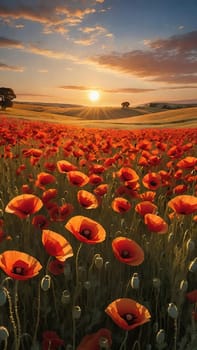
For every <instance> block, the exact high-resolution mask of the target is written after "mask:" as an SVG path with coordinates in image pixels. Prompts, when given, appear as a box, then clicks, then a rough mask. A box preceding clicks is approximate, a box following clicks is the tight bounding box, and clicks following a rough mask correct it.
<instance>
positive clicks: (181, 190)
mask: <svg viewBox="0 0 197 350" xmlns="http://www.w3.org/2000/svg"><path fill="white" fill-rule="evenodd" d="M186 191H187V185H184V184H182V185H177V186H175V187H174V188H173V193H175V194H183V193H185V192H186Z"/></svg>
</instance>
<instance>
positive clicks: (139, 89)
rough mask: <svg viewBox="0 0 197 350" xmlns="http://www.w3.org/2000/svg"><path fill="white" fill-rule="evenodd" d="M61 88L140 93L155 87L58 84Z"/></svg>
mask: <svg viewBox="0 0 197 350" xmlns="http://www.w3.org/2000/svg"><path fill="white" fill-rule="evenodd" d="M59 87H60V88H62V89H65V90H80V91H84V90H85V91H89V90H99V91H102V92H107V93H108V92H109V93H124V94H125V93H140V92H149V91H154V90H155V89H148V88H147V89H143V88H117V89H103V88H102V89H101V88H98V87H88V86H81V85H63V86H59Z"/></svg>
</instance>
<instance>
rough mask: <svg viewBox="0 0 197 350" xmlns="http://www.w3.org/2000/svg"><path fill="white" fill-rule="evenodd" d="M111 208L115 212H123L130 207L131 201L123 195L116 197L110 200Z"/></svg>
mask: <svg viewBox="0 0 197 350" xmlns="http://www.w3.org/2000/svg"><path fill="white" fill-rule="evenodd" d="M111 206H112V209H113V210H114V211H116V212H117V213H125V212H127V211H129V210H130V209H131V203H129V201H128V200H127V199H125V198H123V197H116V198H115V199H114V200H113V201H112V204H111Z"/></svg>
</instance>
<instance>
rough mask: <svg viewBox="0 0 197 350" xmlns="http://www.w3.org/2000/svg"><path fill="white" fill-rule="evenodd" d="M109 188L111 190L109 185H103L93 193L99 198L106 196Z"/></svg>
mask: <svg viewBox="0 0 197 350" xmlns="http://www.w3.org/2000/svg"><path fill="white" fill-rule="evenodd" d="M108 188H109V185H108V184H101V185H98V186H97V187H96V188H95V189H94V190H93V192H94V193H95V194H96V195H97V196H104V194H106V193H107V191H108Z"/></svg>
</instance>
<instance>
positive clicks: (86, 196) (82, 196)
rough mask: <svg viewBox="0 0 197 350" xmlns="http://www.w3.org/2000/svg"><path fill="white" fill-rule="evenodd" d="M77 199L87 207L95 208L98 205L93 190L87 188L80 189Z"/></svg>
mask: <svg viewBox="0 0 197 350" xmlns="http://www.w3.org/2000/svg"><path fill="white" fill-rule="evenodd" d="M77 200H78V202H79V203H80V204H81V205H82V206H83V207H84V208H86V209H95V208H97V207H98V200H97V198H96V196H95V195H94V194H92V193H91V192H88V191H85V190H81V191H78V193H77Z"/></svg>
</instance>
